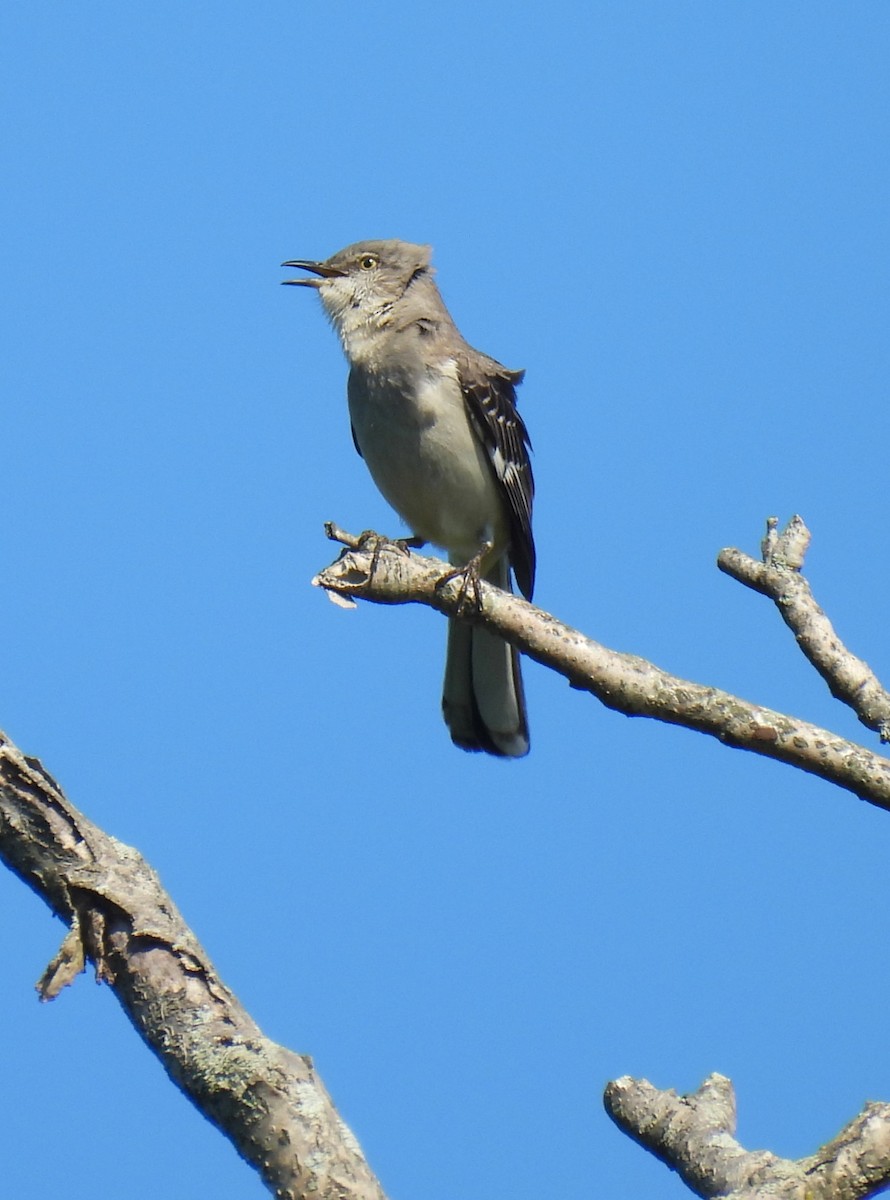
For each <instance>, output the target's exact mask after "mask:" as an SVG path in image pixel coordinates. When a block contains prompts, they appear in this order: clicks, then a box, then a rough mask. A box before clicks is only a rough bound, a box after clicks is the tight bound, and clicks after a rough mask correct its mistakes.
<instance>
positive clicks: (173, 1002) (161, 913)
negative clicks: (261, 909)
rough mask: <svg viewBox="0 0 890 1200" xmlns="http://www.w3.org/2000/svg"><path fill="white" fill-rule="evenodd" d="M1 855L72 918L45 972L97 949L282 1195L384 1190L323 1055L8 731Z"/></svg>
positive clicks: (330, 1199) (48, 984) (57, 971)
mask: <svg viewBox="0 0 890 1200" xmlns="http://www.w3.org/2000/svg"><path fill="white" fill-rule="evenodd" d="M0 857H2V858H3V860H4V861H5V862H6V864H7V865H8V866H9V867H10V868H11V869H12V870H13V871H14V872H15V873H16V874H17V875H18V876H19V877H20V878H21V879H23V880H24V882H25V883H27V884H28V886H29V887H30V888H32V889H33V890H34V891H35V892H36V893H37V894H38V895H39V896H41V897H42V898H43V899H44V900H45V901H46V903H47V904H48V905H49V907H50V908H51V909H52V911H53V912H54V913H55V914H56V916H58V917H61V918H62V920H63V921H66V922H68V923H69V924H70V926H71V928H70V930H69V932H68V934H67V935H66V937H65V940H64V942H63V944H62V948H61V950H60V951H59V953H58V955H57V956H56V958H55V959H54V960H53V962H52V963H51V964H50V965H49V967H48V968H47V970H46V972H45V973H44V975H43V977H42V979H41V980H40V982H39V983H38V985H37V987H38V992H39V993H40V996H41V998H42V999H44V1000H50V999H52V998H53V997H54V996H56V995H58V993H59V991H60V990H61V989H62V988H63V987H64V986H65V985H66V984H68V983H71V982H72V980H73V979H74V978H75V976H76V975H77V974H78V972H79V971H82V970H83V969H84V966H85V963H86V960H87V959H89V960H90V961H92V962H93V963H94V965H95V968H96V977H97V979H100V980H103V981H104V982H105V983H107V984H108V985H109V986H110V987H111V989H112V991H113V992H114V993H115V995H116V996H117V998H118V1000H119V1001H120V1003H121V1005H122V1006H123V1009H124V1011H125V1012H126V1014H127V1016H128V1017H129V1019H130V1021H131V1022H132V1023H133V1025H134V1026H135V1028H136V1031H137V1033H138V1034H139V1035H140V1037H141V1038H142V1039H143V1041H145V1042H146V1044H147V1045H148V1046H149V1047H150V1049H151V1050H152V1051H153V1052H154V1053H155V1054H156V1055H157V1057H158V1058H159V1059H160V1060H161V1063H162V1064H163V1066H164V1068H165V1070H166V1071H167V1074H168V1075H169V1076H170V1078H171V1079H172V1080H173V1082H174V1083H175V1084H176V1085H177V1086H178V1087H179V1088H181V1090H182V1091H183V1092H184V1093H185V1094H186V1095H187V1096H188V1097H189V1099H191V1100H192V1101H193V1102H194V1104H195V1105H196V1106H197V1107H198V1108H199V1109H200V1111H201V1112H202V1113H203V1114H204V1116H206V1117H207V1118H208V1120H210V1121H212V1122H213V1123H214V1125H216V1126H217V1127H218V1128H219V1129H220V1130H221V1131H222V1132H223V1133H224V1134H225V1135H226V1137H228V1138H229V1139H230V1140H231V1141H232V1143H233V1144H234V1146H235V1148H236V1149H237V1150H238V1152H239V1154H241V1155H242V1156H243V1157H244V1158H245V1159H246V1160H247V1161H248V1162H249V1163H250V1164H251V1165H252V1166H253V1167H255V1168H256V1170H257V1171H258V1172H259V1174H260V1175H261V1177H262V1179H263V1181H264V1182H265V1184H266V1186H267V1187H268V1188H269V1190H270V1191H271V1192H273V1194H274V1195H276V1196H278V1197H281V1200H384V1194H383V1191H382V1189H381V1187H380V1185H379V1183H378V1182H377V1181H376V1179H375V1178H374V1176H373V1175H372V1173H371V1170H370V1168H369V1167H368V1165H367V1163H366V1162H365V1159H364V1157H363V1155H362V1152H361V1149H360V1148H359V1145H358V1143H357V1141H356V1139H355V1137H354V1136H353V1134H352V1133H351V1132H350V1130H349V1129H347V1127H346V1126H345V1125H344V1123H343V1122H342V1120H341V1119H340V1117H339V1116H338V1115H337V1111H336V1109H335V1108H334V1106H333V1103H332V1102H331V1099H330V1097H329V1096H328V1094H327V1092H326V1090H325V1088H324V1085H323V1084H322V1082H321V1080H320V1079H319V1077H318V1075H317V1074H316V1072H315V1069H314V1067H313V1065H312V1062H311V1060H310V1059H309V1058H308V1057H306V1056H304V1055H300V1054H295V1053H293V1051H291V1050H287V1049H286V1048H285V1047H283V1046H279V1045H277V1044H276V1043H275V1042H272V1041H270V1040H269V1038H267V1037H265V1036H264V1035H263V1034H262V1033H261V1031H260V1030H259V1028H258V1027H257V1025H256V1024H255V1023H254V1021H253V1020H252V1019H251V1017H250V1016H249V1015H248V1013H247V1012H246V1011H245V1010H244V1008H243V1007H242V1006H241V1005H240V1004H239V1002H238V1000H237V999H236V998H235V996H233V994H232V993H231V992H230V991H229V989H228V988H227V987H226V986H225V984H224V983H223V982H222V980H221V979H220V978H219V976H218V975H217V974H216V971H215V970H214V968H213V965H212V963H211V962H210V959H209V958H208V957H207V954H206V953H205V951H204V950H203V948H202V947H201V945H200V944H199V943H198V941H197V939H196V938H195V936H194V934H193V933H192V932H191V930H190V929H189V928H188V926H187V925H186V924H185V922H184V921H183V919H182V917H181V916H180V914H179V912H178V911H177V909H176V906H175V905H174V903H173V901H172V900H171V899H170V897H169V896H168V895H167V893H166V892H165V891H164V889H163V888H162V886H161V884H160V881H159V880H158V877H157V875H155V873H154V871H152V869H151V867H150V866H149V865H148V864H147V863H146V862H145V860H144V859H143V858H142V857H141V855H139V854H138V853H137V851H135V850H133V849H131V848H130V847H129V846H125V845H123V844H122V843H121V842H118V841H116V840H115V839H114V838H112V837H109V836H108V834H106V833H103V832H102V830H100V829H98V828H97V827H96V826H95V825H93V824H92V823H91V822H90V821H88V820H87V819H86V817H84V816H83V814H82V813H80V812H78V811H77V809H76V808H74V806H73V805H72V804H70V803H69V802H68V800H67V799H66V798H65V796H64V795H63V794H62V792H61V790H60V789H59V787H58V785H57V784H56V782H55V781H54V780H53V779H52V778H51V776H50V775H49V774H48V773H47V772H46V771H45V770H44V769H43V767H42V766H41V765H40V763H39V762H38V761H37V760H36V759H33V758H26V757H25V756H24V755H23V754H22V753H21V751H19V750H18V749H17V748H16V747H15V746H14V745H13V744H12V743H11V742H10V741H9V740H8V739H7V738H6V737H5V735H3V734H0Z"/></svg>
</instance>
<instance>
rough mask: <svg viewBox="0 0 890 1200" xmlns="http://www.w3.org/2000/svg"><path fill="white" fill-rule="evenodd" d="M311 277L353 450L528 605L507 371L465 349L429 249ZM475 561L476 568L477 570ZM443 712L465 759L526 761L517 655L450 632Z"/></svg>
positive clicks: (420, 523) (472, 631)
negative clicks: (345, 376) (333, 344)
mask: <svg viewBox="0 0 890 1200" xmlns="http://www.w3.org/2000/svg"><path fill="white" fill-rule="evenodd" d="M282 265H283V266H285V267H299V268H301V269H302V270H304V271H308V272H310V274H311V276H314V278H300V279H287V280H284V282H285V283H290V284H296V285H299V286H302V287H314V288H316V289H317V291H318V294H319V296H320V297H321V302H322V304H323V305H324V308H325V311H326V313H327V315H328V317H330V319H331V322H332V324H333V326H334V328H335V330H336V331H337V333H338V335H339V337H340V341H341V342H342V344H343V349H344V351H345V353H346V358H347V359H348V361H349V382H348V386H347V395H348V399H349V416H350V419H351V421H352V437H353V441H354V442H355V447H356V449H357V450H358V452H359V454H360V455H361V456H362V458H363V459H364V460H365V462H366V463H367V466H368V470H369V471H370V472H371V476H372V478H373V480H374V482H375V483H376V485H377V487H378V488H379V489H380V491H381V493H382V494H383V496H384V498H385V499H386V500H387V501H388V502H389V503H390V504H391V505H392V507H393V508H394V509H395V510H396V512H397V513H398V514H399V515H400V516H401V517H402V519H403V520H404V521H405V522H406V523H407V524H408V525H409V526H410V527H411V529H412V531H413V533H414V534H415V536H416V537H417V538H418V539H420V540H422V541H425V542H432V543H434V544H435V545H437V546H442V547H444V548H445V549H446V550H447V551H448V557H449V560H450V561H451V562H452V563H454V564H455V565H456V566H460V567H465V566H466V565H467V564H468V563H470V564H472V567H471V569H474V568H475V567H478V570H479V573H480V575H481V577H482V578H484V579H486V580H488V581H489V582H490V583H493V584H495V585H496V586H497V587H500V588H504V589H507V590H509V588H510V569H511V568H512V570H513V574H514V575H515V577H516V582H517V584H518V586H519V588H520V590H521V591H522V593H523V594H524V595H525V596H527V597H528V598H529V599H531V595H532V588H533V586H534V580H535V543H534V539H533V537H532V525H531V519H532V497H533V495H534V481H533V479H532V468H531V463H530V462H529V447H530V443H529V437H528V433H527V432H526V428H525V425H524V424H523V421H522V418H521V417H520V415H519V413H518V412H517V410H516V385H517V384H518V383H519V382H520V380H521V379H522V376H523V374H524V372H523V371H511V370H509V369H508V368H507V367H505V366H502V365H501V363H499V362H496V361H495V360H494V359H493V358H489V357H488V356H487V355H486V354H481V353H480V352H479V351H478V350H474V349H473V347H472V346H470V345H468V344H467V342H465V341H464V339H463V337H462V336H461V334H460V332H459V331H458V329H457V326H456V325H455V324H454V321H453V320H452V319H451V316H450V314H449V312H448V310H447V308H446V307H445V304H444V301H443V300H442V297H441V296H440V294H439V289H438V288H437V287H436V284H435V282H434V281H433V268H432V267H431V266H430V247H429V246H414V245H411V244H410V243H409V242H400V241H395V240H391V241H372V242H357V243H356V244H355V245H352V246H347V247H346V249H345V250H340V251H338V252H337V253H336V254H334V255H332V256H331V257H330V258H328V259H325V260H324V261H323V262H313V261H309V260H306V259H293V260H291V261H290V262H286V263H283V264H282ZM474 560H478V561H476V562H474ZM442 710H443V713H444V716H445V721H446V723H447V725H448V728H449V730H450V731H451V737H452V740H453V741H454V742H455V743H456V744H457V745H458V746H461V747H462V748H463V749H464V750H485V751H487V752H488V753H489V754H496V755H500V756H507V757H514V758H517V757H520V756H522V755H523V754H527V753H528V748H529V740H528V722H527V719H526V712H525V696H524V693H523V688H522V677H521V675H520V670H519V655H518V654H517V652H516V651H515V650H514V649H513V648H512V646H510V645H508V643H507V642H505V641H503V640H502V639H501V638H498V637H496V636H494V635H493V634H491V633H489V632H488V631H487V630H485V629H481V628H479V627H474V626H472V625H469V624H467V623H466V622H462V621H459V620H453V619H452V620H451V621H450V622H449V626H448V654H447V659H446V665H445V683H444V688H443V695H442Z"/></svg>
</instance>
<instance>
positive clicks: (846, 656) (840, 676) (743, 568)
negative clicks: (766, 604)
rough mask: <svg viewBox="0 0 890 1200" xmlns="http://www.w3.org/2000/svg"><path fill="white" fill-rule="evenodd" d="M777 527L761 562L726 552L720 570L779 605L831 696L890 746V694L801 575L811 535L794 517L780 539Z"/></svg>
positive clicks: (769, 529) (773, 523) (773, 522)
mask: <svg viewBox="0 0 890 1200" xmlns="http://www.w3.org/2000/svg"><path fill="white" fill-rule="evenodd" d="M778 524H779V522H778V520H777V519H776V517H770V518H769V519H768V521H767V523H766V537H765V538H764V539H763V544H762V553H763V561H762V562H757V560H756V559H754V558H750V557H749V556H748V555H747V554H743V553H742V552H741V550H733V549H727V550H721V551H720V553H719V555H718V556H717V566H718V567H719V568H720V570H721V571H725V572H726V574H727V575H731V576H732V578H733V579H736V580H738V582H739V583H743V584H744V585H745V586H746V587H749V588H752V589H753V590H754V591H755V592H760V594H761V595H762V596H768V597H769V598H770V600H773V601H775V604H776V606H777V608H778V610H779V612H780V613H781V614H782V620H783V621H784V622H785V624H786V625H787V626H788V628H789V629H790V630H791V632H792V633H793V634H794V636H795V637H796V638H797V643H798V645H799V646H800V648H801V650H802V651H803V652H804V654H805V655H806V656H807V658H808V659H809V661H810V663H811V664H812V665H813V666H814V667H815V668H816V670H817V671H818V672H819V674H820V675H821V676H822V678H823V679H824V680H825V682H826V683H827V684H828V687H829V690H830V691H831V694H832V696H834V698H835V699H836V700H841V701H842V702H843V703H844V704H848V705H849V706H850V707H851V708H852V709H853V711H854V712H855V713H856V716H857V717H858V718H859V720H860V721H861V722H862V724H863V725H866V726H867V727H868V728H869V729H873V730H874V731H875V732H876V733H878V734H880V737H881V741H882V742H890V693H888V692H887V691H886V690H885V689H884V688H883V687H882V686H881V684H880V682H879V681H878V678H877V676H876V675H875V673H874V671H872V669H871V667H869V665H868V663H866V662H863V661H862V659H861V658H857V657H856V655H855V654H853V653H851V651H849V650H848V649H847V648H846V646H845V645H844V644H843V642H842V641H841V640H840V638H839V637H838V636H837V634H836V633H835V631H834V628H833V626H832V624H831V622H830V621H829V619H828V617H827V616H826V615H825V613H824V612H823V611H822V609H821V608H820V607H819V605H818V604H817V603H816V600H815V598H814V597H813V593H812V591H811V590H810V585H809V583H808V582H807V581H806V579H804V577H803V575H801V573H800V572H801V569H802V567H803V560H804V556H805V555H806V552H807V548H808V547H809V544H810V531H809V530H808V529H807V527H806V525H805V524H804V523H803V519H802V518H801V517H798V516H794V517H792V518H791V520H790V521H789V522H788V524H787V525H786V527H785V528H784V529H783V530H782V532H781V533H778V532H777V529H778Z"/></svg>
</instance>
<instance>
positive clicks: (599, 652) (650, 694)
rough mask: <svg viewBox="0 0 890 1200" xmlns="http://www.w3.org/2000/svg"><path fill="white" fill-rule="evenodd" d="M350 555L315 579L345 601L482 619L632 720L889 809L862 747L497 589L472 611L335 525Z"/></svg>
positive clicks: (882, 772) (883, 770)
mask: <svg viewBox="0 0 890 1200" xmlns="http://www.w3.org/2000/svg"><path fill="white" fill-rule="evenodd" d="M328 536H329V537H331V538H332V539H333V540H335V541H339V542H342V543H343V544H344V545H345V546H346V550H345V551H344V552H343V553H342V554H341V555H340V557H339V559H338V560H337V561H336V562H334V563H332V564H331V565H330V566H329V567H327V568H325V570H323V571H321V572H320V573H319V574H318V575H317V576H316V577H315V579H314V580H313V583H315V584H316V585H317V586H319V587H323V588H325V589H326V590H327V591H328V592H329V593H330V594H332V595H333V596H335V597H336V598H337V601H338V602H339V603H344V602H345V603H347V604H352V603H354V598H355V597H358V598H360V599H364V600H371V601H374V602H375V603H378V604H406V603H412V602H416V603H419V604H426V605H428V606H429V607H430V608H434V609H436V610H437V611H438V612H442V613H445V614H447V615H448V616H462V617H463V618H465V619H466V620H472V621H478V622H479V623H480V624H482V625H484V626H486V627H487V628H489V629H492V630H495V631H497V632H498V633H500V634H501V635H502V636H503V637H504V638H506V640H507V641H509V642H512V643H513V645H515V646H518V647H519V649H520V650H523V651H525V653H526V654H528V655H529V656H530V657H531V658H534V659H536V660H537V661H538V662H540V663H543V664H544V666H547V667H550V668H552V670H554V671H557V672H558V673H559V674H561V675H563V676H565V678H566V679H568V681H569V683H570V684H571V686H572V687H574V688H578V689H579V690H582V691H589V692H591V693H592V694H593V695H594V696H596V697H597V698H598V699H599V700H601V701H602V703H603V704H605V705H606V706H607V707H609V708H612V709H614V710H615V711H616V712H621V713H624V714H625V715H626V716H631V717H652V718H654V719H656V720H659V721H665V722H667V723H669V724H672V725H682V726H685V727H686V728H687V729H694V730H696V731H697V732H699V733H706V734H709V735H710V736H711V737H715V738H717V739H718V741H720V742H722V743H723V744H724V745H726V746H733V747H735V748H736V749H740V750H750V751H752V752H753V753H755V754H762V755H764V756H765V757H767V758H774V759H777V760H778V761H780V762H784V763H788V764H789V765H790V766H793V767H797V768H799V769H800V770H801V771H807V772H808V773H809V774H811V775H817V776H819V777H820V778H821V779H826V780H828V781H829V782H830V783H835V784H837V785H838V787H842V788H845V789H847V791H850V792H853V793H854V795H857V796H859V797H861V799H863V800H867V801H868V802H869V803H870V804H874V805H876V806H877V807H878V808H883V809H888V810H890V760H888V759H886V758H882V757H881V756H880V755H877V754H874V753H873V752H872V751H870V750H867V749H865V747H863V746H860V745H858V744H857V743H855V742H851V741H848V740H847V739H845V738H842V737H840V736H838V735H837V734H834V733H831V732H830V731H828V730H826V729H821V728H820V727H819V726H817V725H811V724H810V723H809V722H807V721H801V720H799V719H797V718H796V717H791V716H788V715H786V714H784V713H779V712H774V711H773V710H772V709H768V708H764V707H762V706H761V705H757V704H752V703H751V702H750V701H747V700H742V699H740V698H739V697H738V696H733V695H731V694H730V693H729V692H723V691H721V690H720V689H719V688H713V687H706V686H704V685H702V684H699V683H691V682H690V681H689V680H686V679H680V678H678V677H677V676H675V675H669V674H668V673H667V672H666V671H662V670H661V669H660V668H658V667H656V666H654V665H653V664H652V663H650V662H647V661H646V660H645V659H643V658H638V657H637V656H636V655H632V654H621V653H619V652H618V651H615V650H609V649H607V648H606V647H605V646H601V645H600V644H599V643H598V642H595V641H593V640H592V639H591V638H587V637H585V636H584V635H583V634H581V633H579V632H578V630H576V629H572V628H571V626H569V625H564V624H563V623H562V622H561V621H557V620H556V618H555V617H553V616H551V615H550V614H549V613H546V612H544V611H543V610H542V609H540V608H536V607H535V606H534V605H533V604H529V603H528V601H526V600H522V599H521V598H520V597H519V596H514V595H511V594H509V593H508V592H502V591H500V590H499V589H498V588H495V587H493V586H492V585H491V584H487V583H484V582H483V583H480V585H479V589H478V590H479V597H480V601H481V608H480V609H479V610H476V611H470V612H467V611H466V604H465V603H462V597H461V587H460V581H459V580H455V579H453V578H451V576H452V575H453V571H454V568H453V567H451V566H449V565H448V564H447V563H444V562H442V561H441V560H439V559H434V558H425V557H421V556H419V555H416V554H409V553H408V552H407V550H406V549H405V547H404V545H403V544H402V543H393V542H388V541H386V540H385V539H383V538H380V537H378V536H377V535H376V534H372V533H365V534H362V535H361V537H354V536H352V535H351V534H348V533H345V532H344V531H343V530H340V529H337V528H336V526H333V525H331V526H328Z"/></svg>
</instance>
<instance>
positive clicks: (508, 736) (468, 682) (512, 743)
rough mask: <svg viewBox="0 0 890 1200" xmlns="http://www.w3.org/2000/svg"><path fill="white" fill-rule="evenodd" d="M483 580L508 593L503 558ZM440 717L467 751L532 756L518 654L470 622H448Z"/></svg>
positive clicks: (508, 588)
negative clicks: (530, 754) (443, 716)
mask: <svg viewBox="0 0 890 1200" xmlns="http://www.w3.org/2000/svg"><path fill="white" fill-rule="evenodd" d="M485 579H486V580H487V582H488V583H493V584H494V585H495V587H499V588H503V589H504V590H505V591H509V590H510V567H509V564H508V562H507V557H506V555H504V557H503V558H501V559H500V560H499V561H498V562H497V563H496V564H495V565H494V567H493V568H492V569H491V570H490V571H489V572H487V574H486V576H485ZM442 712H443V713H444V715H445V723H446V725H447V726H448V728H449V730H450V732H451V740H452V741H453V742H454V743H455V745H457V746H460V747H461V749H463V750H484V751H485V752H486V753H487V754H496V755H498V756H499V757H501V758H521V757H522V756H523V755H524V754H528V749H529V740H528V717H527V715H526V711H525V691H524V689H523V686H522V674H521V672H520V666H519V653H518V652H517V651H516V650H515V649H514V648H513V647H512V646H511V645H510V644H509V642H505V641H504V640H503V638H499V637H497V636H496V635H495V634H493V633H489V631H488V630H487V629H482V628H480V627H479V626H478V625H471V624H470V623H469V622H467V621H459V620H454V619H452V620H450V621H449V622H448V654H447V657H446V660H445V684H444V687H443V689H442Z"/></svg>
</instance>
